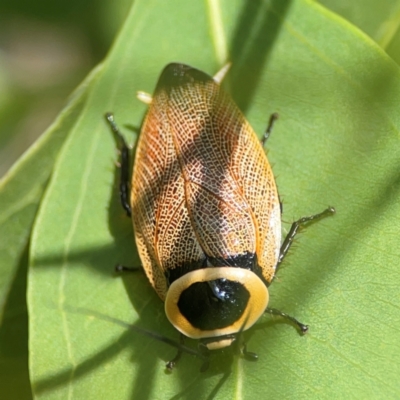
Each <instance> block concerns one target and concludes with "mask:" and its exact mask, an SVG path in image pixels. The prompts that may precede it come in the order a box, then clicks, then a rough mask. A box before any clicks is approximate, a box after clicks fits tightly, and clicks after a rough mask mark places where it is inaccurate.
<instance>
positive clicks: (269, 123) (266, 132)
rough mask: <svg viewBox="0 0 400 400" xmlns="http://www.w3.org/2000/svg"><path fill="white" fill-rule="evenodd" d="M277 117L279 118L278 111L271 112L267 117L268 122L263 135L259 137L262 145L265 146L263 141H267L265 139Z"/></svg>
mask: <svg viewBox="0 0 400 400" xmlns="http://www.w3.org/2000/svg"><path fill="white" fill-rule="evenodd" d="M278 118H279V114H278V113H273V114H271V116H270V117H269V122H268V126H267V129H266V130H265V132H264V135H263V137H262V139H261V144H262V147H265V143H267V140H268V138H269V136H270V135H271V132H272V128H273V127H274V123H275V121H276V120H277V119H278Z"/></svg>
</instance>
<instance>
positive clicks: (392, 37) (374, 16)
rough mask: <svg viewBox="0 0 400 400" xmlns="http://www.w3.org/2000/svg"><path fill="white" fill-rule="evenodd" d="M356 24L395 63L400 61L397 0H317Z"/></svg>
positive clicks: (399, 13)
mask: <svg viewBox="0 0 400 400" xmlns="http://www.w3.org/2000/svg"><path fill="white" fill-rule="evenodd" d="M319 2H320V3H321V4H323V5H324V6H326V7H328V8H329V9H330V10H332V11H335V12H336V13H338V14H339V15H341V16H342V17H343V18H346V19H347V20H348V21H350V22H351V23H353V24H354V25H356V26H358V27H359V28H360V29H361V30H363V31H364V32H365V33H366V34H368V35H369V36H370V37H371V38H372V39H374V40H375V41H376V42H377V43H378V44H379V45H380V46H381V47H382V48H383V49H384V50H385V51H386V52H387V53H388V54H389V55H390V56H391V57H392V58H393V59H394V60H395V61H396V62H397V63H399V62H400V30H399V27H400V1H399V0H381V1H379V2H378V1H374V0H356V1H351V2H350V1H346V0H319Z"/></svg>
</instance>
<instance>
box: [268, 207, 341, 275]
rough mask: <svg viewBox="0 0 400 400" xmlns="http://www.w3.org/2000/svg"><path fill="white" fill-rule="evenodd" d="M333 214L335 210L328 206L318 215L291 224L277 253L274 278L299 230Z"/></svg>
mask: <svg viewBox="0 0 400 400" xmlns="http://www.w3.org/2000/svg"><path fill="white" fill-rule="evenodd" d="M334 213H335V209H334V208H333V207H331V206H329V207H328V208H327V209H325V210H324V211H322V212H321V213H319V214H315V215H310V216H308V217H303V218H300V219H299V220H297V221H296V222H293V224H292V226H291V227H290V230H289V233H288V234H287V235H286V237H285V240H284V241H283V243H282V246H281V249H280V253H279V258H278V263H277V265H276V268H275V276H276V273H277V272H278V269H279V267H280V265H281V263H282V261H283V259H284V258H285V256H286V254H287V252H288V251H289V249H290V246H291V245H292V243H293V240H294V238H295V236H296V235H297V233H298V232H299V230H300V229H301V228H303V227H304V226H305V225H307V224H309V223H311V222H315V221H318V220H319V219H321V218H324V217H327V216H329V215H333V214H334Z"/></svg>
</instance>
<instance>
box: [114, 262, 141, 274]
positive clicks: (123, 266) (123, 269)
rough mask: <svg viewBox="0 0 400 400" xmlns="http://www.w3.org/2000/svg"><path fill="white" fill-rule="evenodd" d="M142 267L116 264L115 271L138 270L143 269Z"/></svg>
mask: <svg viewBox="0 0 400 400" xmlns="http://www.w3.org/2000/svg"><path fill="white" fill-rule="evenodd" d="M141 270H142V267H126V266H125V265H121V264H117V265H116V266H115V272H118V273H119V272H137V271H141Z"/></svg>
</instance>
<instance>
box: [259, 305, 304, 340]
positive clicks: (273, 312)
mask: <svg viewBox="0 0 400 400" xmlns="http://www.w3.org/2000/svg"><path fill="white" fill-rule="evenodd" d="M265 312H266V313H268V314H271V315H278V316H280V317H283V318H285V319H287V320H289V321H290V322H292V323H294V324H295V325H297V327H298V328H299V329H300V332H301V333H302V334H303V335H304V334H306V333H307V331H308V325H305V324H303V323H301V322H300V321H298V320H297V319H296V318H294V317H292V316H290V315H288V314H286V313H284V312H282V311H279V310H277V309H276V308H267V309H266V310H265Z"/></svg>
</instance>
